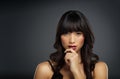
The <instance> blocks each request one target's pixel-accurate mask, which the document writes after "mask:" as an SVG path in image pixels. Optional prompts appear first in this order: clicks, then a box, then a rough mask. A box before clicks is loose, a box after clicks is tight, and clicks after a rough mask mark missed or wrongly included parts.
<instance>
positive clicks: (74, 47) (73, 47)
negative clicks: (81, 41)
mask: <svg viewBox="0 0 120 79" xmlns="http://www.w3.org/2000/svg"><path fill="white" fill-rule="evenodd" d="M68 47H69V48H72V49H73V50H75V49H76V47H77V46H75V45H70V46H68Z"/></svg>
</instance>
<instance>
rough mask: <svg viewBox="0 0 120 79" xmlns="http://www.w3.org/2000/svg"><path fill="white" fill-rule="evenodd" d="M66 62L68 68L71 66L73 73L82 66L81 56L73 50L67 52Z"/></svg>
mask: <svg viewBox="0 0 120 79" xmlns="http://www.w3.org/2000/svg"><path fill="white" fill-rule="evenodd" d="M65 53H66V55H65V58H64V59H65V62H66V64H67V65H68V66H70V69H71V71H74V70H76V69H77V68H79V66H80V56H79V54H78V53H76V52H75V51H74V50H73V49H66V50H65Z"/></svg>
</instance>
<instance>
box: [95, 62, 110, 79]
mask: <svg viewBox="0 0 120 79" xmlns="http://www.w3.org/2000/svg"><path fill="white" fill-rule="evenodd" d="M94 79H108V66H107V64H106V63H105V62H103V61H100V62H97V63H96V65H95V69H94Z"/></svg>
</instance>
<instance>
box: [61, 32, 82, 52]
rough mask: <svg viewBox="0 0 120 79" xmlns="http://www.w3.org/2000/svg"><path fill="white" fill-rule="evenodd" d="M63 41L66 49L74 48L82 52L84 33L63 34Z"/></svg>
mask: <svg viewBox="0 0 120 79" xmlns="http://www.w3.org/2000/svg"><path fill="white" fill-rule="evenodd" d="M61 43H62V46H63V47H64V49H69V48H71V49H73V50H75V51H76V52H77V53H78V52H80V49H81V48H82V46H83V44H84V35H83V33H82V32H68V33H66V34H62V35H61Z"/></svg>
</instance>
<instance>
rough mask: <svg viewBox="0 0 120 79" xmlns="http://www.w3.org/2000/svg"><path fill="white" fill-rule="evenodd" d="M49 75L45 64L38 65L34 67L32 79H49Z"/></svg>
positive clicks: (49, 71)
mask: <svg viewBox="0 0 120 79" xmlns="http://www.w3.org/2000/svg"><path fill="white" fill-rule="evenodd" d="M50 75H51V70H50V68H49V65H48V63H47V62H44V63H40V64H38V66H37V67H36V70H35V74H34V79H49V78H50Z"/></svg>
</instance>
